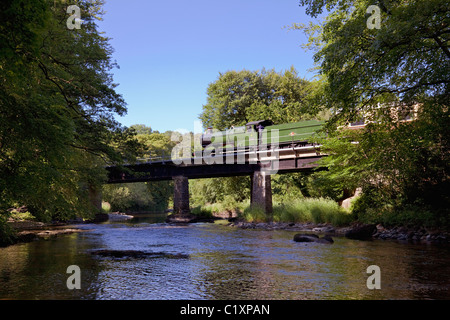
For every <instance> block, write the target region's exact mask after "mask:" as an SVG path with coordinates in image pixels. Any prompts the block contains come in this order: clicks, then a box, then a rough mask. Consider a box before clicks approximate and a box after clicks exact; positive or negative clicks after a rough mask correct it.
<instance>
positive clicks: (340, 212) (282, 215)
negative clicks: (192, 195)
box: [192, 198, 353, 226]
mask: <svg viewBox="0 0 450 320" xmlns="http://www.w3.org/2000/svg"><path fill="white" fill-rule="evenodd" d="M230 212H234V213H235V214H237V216H238V217H239V218H241V219H244V220H246V221H248V222H267V221H268V220H271V221H274V222H293V223H297V222H313V223H331V224H333V225H335V226H342V225H346V224H349V223H350V222H352V221H353V218H352V215H351V214H350V213H349V212H348V211H346V210H344V209H342V208H341V207H340V206H339V205H338V204H337V203H336V202H335V201H333V200H330V199H325V198H302V199H298V200H294V201H291V202H289V203H287V202H274V204H273V214H272V215H271V216H267V215H266V214H265V213H264V211H263V210H262V209H259V208H251V207H250V201H245V202H239V203H228V204H223V203H215V204H206V205H203V206H197V207H195V208H193V210H192V213H193V214H197V215H201V216H213V215H217V214H221V215H222V216H226V214H227V213H230Z"/></svg>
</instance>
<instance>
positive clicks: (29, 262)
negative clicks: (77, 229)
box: [0, 234, 99, 299]
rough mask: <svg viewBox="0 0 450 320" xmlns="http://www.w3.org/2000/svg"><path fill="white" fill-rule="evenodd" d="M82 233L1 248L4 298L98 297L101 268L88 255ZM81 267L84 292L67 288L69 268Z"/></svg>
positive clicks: (0, 290)
mask: <svg viewBox="0 0 450 320" xmlns="http://www.w3.org/2000/svg"><path fill="white" fill-rule="evenodd" d="M80 237H82V235H81V234H71V235H67V236H61V237H58V238H56V239H49V240H40V241H36V242H30V243H24V244H19V245H14V246H10V247H7V248H1V249H0V256H1V259H0V298H11V299H80V298H89V297H90V298H95V292H96V288H95V285H93V284H94V283H95V282H96V279H97V276H98V272H99V268H98V264H97V262H96V261H95V260H94V259H93V258H92V257H91V256H90V255H89V254H87V253H82V252H83V251H84V249H86V248H84V247H85V246H86V243H85V242H84V243H83V241H81V240H80ZM70 265H78V266H79V267H80V268H81V290H69V289H67V286H66V281H67V278H68V277H69V276H70V274H67V273H66V270H67V267H68V266H70Z"/></svg>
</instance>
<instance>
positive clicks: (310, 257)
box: [191, 230, 450, 299]
mask: <svg viewBox="0 0 450 320" xmlns="http://www.w3.org/2000/svg"><path fill="white" fill-rule="evenodd" d="M225 232H226V233H228V234H225V235H224V234H221V235H220V237H219V239H220V241H223V244H222V246H221V247H219V246H218V245H217V244H215V245H211V246H212V247H211V248H210V249H211V250H205V251H201V252H200V253H199V254H197V255H195V256H193V257H194V258H195V261H196V263H195V264H194V266H195V268H196V270H192V271H191V272H192V275H193V280H194V281H195V282H196V283H197V286H198V290H199V291H201V292H203V293H204V294H205V296H206V297H208V298H213V299H242V298H244V299H392V298H394V299H395V298H400V299H414V298H423V297H424V296H423V294H430V293H431V294H437V295H438V296H439V294H441V296H443V292H440V291H439V290H441V291H442V290H443V289H442V285H444V286H445V284H447V285H448V284H449V282H450V281H449V279H450V276H445V275H444V278H443V279H442V274H440V273H436V272H434V273H433V272H432V263H430V262H429V263H428V265H426V263H425V262H426V261H430V260H428V259H431V261H436V260H437V261H441V260H442V264H441V266H444V267H446V270H448V268H449V267H448V266H447V265H446V264H445V262H446V261H447V262H448V255H446V256H445V258H443V259H441V260H440V259H439V258H438V252H435V253H436V255H434V253H433V255H432V256H431V257H430V256H427V253H429V248H428V249H427V251H424V252H422V251H421V250H420V249H419V248H420V247H418V246H417V245H412V246H411V245H407V244H400V243H395V242H383V241H381V242H380V241H364V242H363V241H355V240H349V239H345V238H339V237H337V238H336V239H335V243H334V244H332V245H326V244H320V243H308V244H300V243H295V242H293V241H291V239H292V236H293V233H292V234H291V233H290V232H277V231H272V232H268V231H255V230H245V231H244V230H239V231H236V230H230V231H225ZM205 240H207V239H205ZM211 241H217V239H215V238H214V237H211ZM227 241H228V242H227ZM202 242H203V241H202ZM370 265H378V266H379V267H380V268H381V290H370V289H368V288H367V286H366V282H367V278H368V277H369V276H370V275H369V274H367V273H366V270H367V267H368V266H370ZM424 268H425V270H426V272H427V274H426V276H424V275H423V270H424ZM442 270H445V269H442ZM421 273H422V276H421ZM447 274H448V272H447ZM439 279H441V281H440V282H439ZM433 283H434V284H436V285H434V286H433ZM439 283H440V284H439ZM441 284H442V285H441ZM430 286H431V287H430ZM447 294H448V293H447ZM431 296H432V295H431Z"/></svg>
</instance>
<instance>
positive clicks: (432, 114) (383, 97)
mask: <svg viewBox="0 0 450 320" xmlns="http://www.w3.org/2000/svg"><path fill="white" fill-rule="evenodd" d="M373 4H374V3H373V1H367V0H344V1H337V0H333V1H327V2H326V3H325V2H324V1H321V0H300V5H305V6H306V11H307V13H308V14H310V15H311V16H312V17H317V16H318V15H320V14H321V13H322V12H323V10H324V9H326V10H327V16H326V18H325V19H324V20H323V22H322V23H318V24H314V23H310V24H309V25H308V26H305V25H294V26H293V28H294V29H303V30H304V31H306V33H307V34H308V35H309V43H308V44H307V45H306V46H307V47H309V48H312V49H313V50H315V56H314V57H315V61H316V63H317V64H318V69H319V73H320V75H321V77H322V81H323V86H322V88H321V89H320V91H322V92H323V98H322V99H320V100H318V102H319V103H320V105H319V106H318V107H320V108H324V109H332V110H334V116H333V117H332V118H331V119H330V121H329V123H328V127H327V129H328V133H329V135H328V139H327V141H324V144H325V145H324V150H327V151H328V152H329V153H330V155H331V156H330V157H327V158H326V159H324V160H323V163H324V164H325V165H329V166H331V170H329V171H328V172H322V173H320V174H318V175H316V177H320V178H322V179H325V178H327V179H328V180H330V181H334V182H335V185H341V186H342V185H344V184H348V185H349V186H355V185H358V184H360V185H362V186H363V187H365V191H367V192H366V193H365V195H363V197H367V196H368V195H369V194H372V195H375V194H376V197H377V198H378V199H374V200H375V201H374V202H373V203H378V204H379V206H380V208H387V207H389V206H390V207H393V208H394V209H395V210H399V209H400V208H402V207H404V206H408V205H414V206H418V207H421V208H431V210H433V212H435V213H436V215H441V216H442V215H445V214H446V213H444V212H447V213H448V208H449V204H450V203H449V197H448V195H447V194H446V191H445V190H448V187H449V177H450V170H449V169H450V168H449V165H448V164H449V163H450V161H449V160H450V159H449V155H450V152H449V141H448V137H449V134H448V133H449V132H448V130H449V129H448V128H449V124H450V123H449V108H448V101H449V84H450V79H449V76H448V75H449V74H450V52H449V41H450V29H449V25H450V21H449V6H448V1H444V0H416V1H406V0H405V1H403V0H398V1H384V0H379V1H377V2H376V3H375V5H376V6H377V8H378V9H379V20H380V25H379V27H380V28H379V29H378V28H369V27H368V26H370V21H369V23H368V21H367V20H370V19H373V18H374V17H373V15H374V14H377V13H374V12H371V10H369V12H368V8H369V6H370V5H373ZM407 115H413V116H414V118H415V120H414V121H413V122H401V121H400V120H402V119H404V118H405V116H407ZM361 116H365V118H366V121H369V122H372V123H371V125H370V126H368V127H367V129H366V130H364V131H363V132H361V133H359V134H350V133H349V132H342V131H340V130H336V129H337V128H338V126H340V125H346V124H348V123H350V122H353V121H355V120H357V119H358V118H359V117H361ZM348 138H351V139H353V141H350V140H349V139H348ZM351 143H352V144H351ZM356 143H358V144H356ZM344 146H347V147H348V151H350V152H349V154H347V156H346V155H345V153H346V152H347V150H345V149H346V148H345V147H344ZM351 150H353V151H355V152H351ZM369 190H372V191H371V192H368V191H369ZM373 190H375V191H376V192H373Z"/></svg>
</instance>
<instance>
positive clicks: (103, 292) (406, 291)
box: [0, 215, 450, 300]
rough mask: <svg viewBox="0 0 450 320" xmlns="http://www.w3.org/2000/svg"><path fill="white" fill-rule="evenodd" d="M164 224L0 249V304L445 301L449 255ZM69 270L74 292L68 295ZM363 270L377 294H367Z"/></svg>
mask: <svg viewBox="0 0 450 320" xmlns="http://www.w3.org/2000/svg"><path fill="white" fill-rule="evenodd" d="M163 221H164V216H155V215H153V216H149V217H139V218H134V219H132V220H129V221H124V222H108V223H103V224H88V225H78V226H76V227H79V228H82V229H85V230H86V231H85V232H80V233H74V234H70V235H63V236H59V237H57V238H50V239H47V240H40V241H34V242H30V243H21V244H17V245H13V246H10V247H6V248H0V299H87V300H94V299H95V300H98V299H108V300H110V299H120V300H122V299H124V300H125V299H139V300H141V299H142V300H147V299H152V300H155V299H156V300H158V299H165V300H166V299H167V300H174V299H176V300H186V299H187V300H191V299H195V300H201V299H207V300H212V299H233V300H240V299H277V300H297V299H321V300H322V299H323V300H328V299H450V291H449V290H450V246H448V245H437V244H412V243H406V242H404V243H402V242H397V241H389V240H374V241H358V240H350V239H346V238H344V237H335V238H334V240H335V242H334V243H333V244H323V243H297V242H294V241H293V240H292V239H293V236H294V234H295V233H296V232H294V231H286V230H277V231H265V230H248V229H239V228H235V227H228V226H224V225H219V224H211V223H198V224H191V225H169V224H166V223H164V222H163ZM105 250H116V252H135V251H136V252H144V253H145V254H146V255H143V256H137V257H136V256H129V255H126V254H125V255H123V256H116V257H111V256H104V255H101V254H99V253H100V252H104V251H105ZM71 265H76V266H78V267H79V268H80V271H81V273H80V283H81V289H73V290H69V289H68V287H67V279H68V278H69V277H70V276H71V274H70V273H67V268H68V267H69V266H71ZM371 265H377V266H378V267H379V268H380V273H379V275H380V278H379V279H380V285H381V288H380V289H369V288H368V286H367V279H368V278H369V277H370V276H371V274H370V273H367V268H368V266H371Z"/></svg>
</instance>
